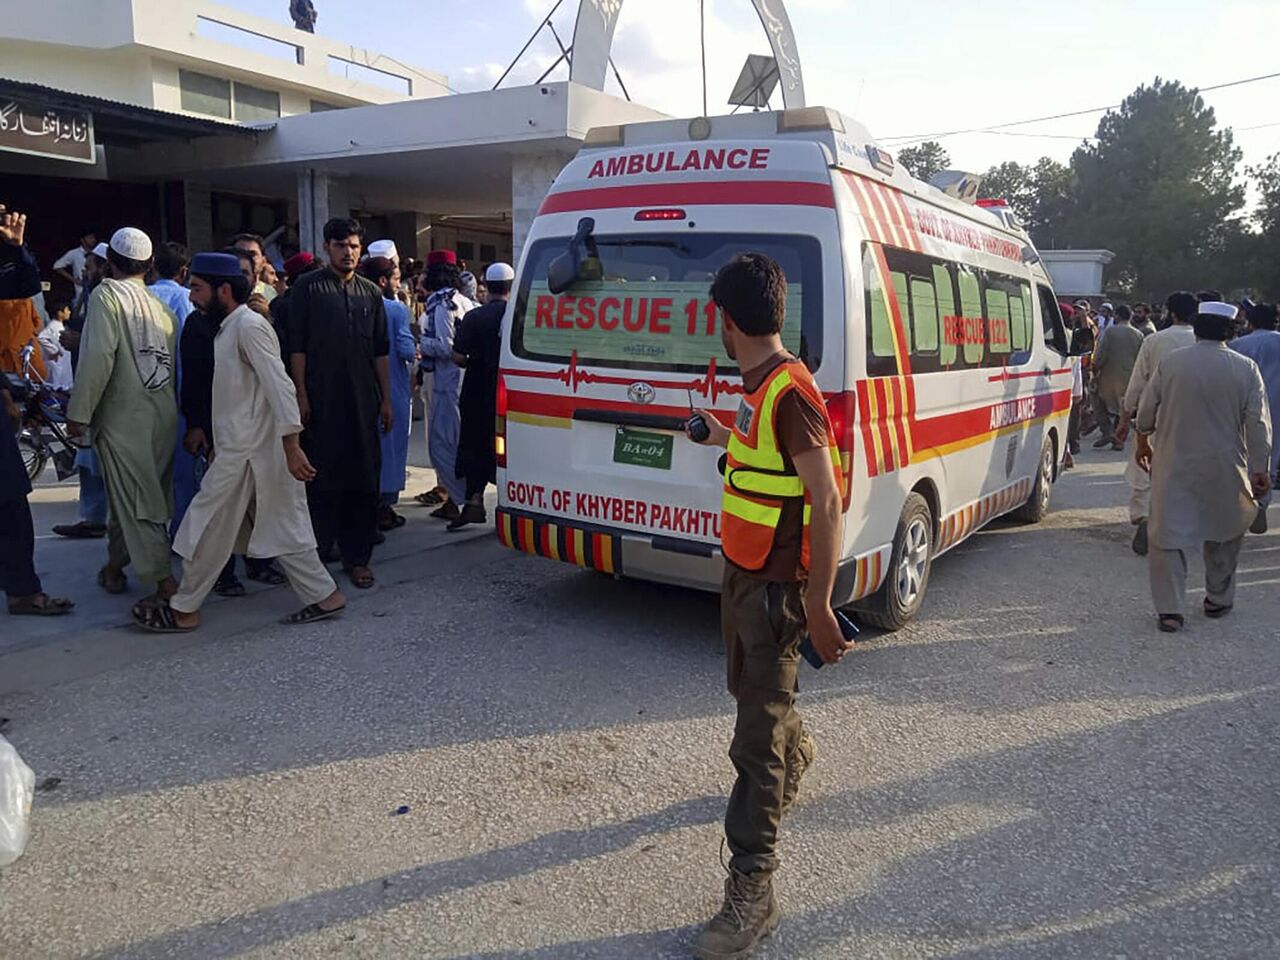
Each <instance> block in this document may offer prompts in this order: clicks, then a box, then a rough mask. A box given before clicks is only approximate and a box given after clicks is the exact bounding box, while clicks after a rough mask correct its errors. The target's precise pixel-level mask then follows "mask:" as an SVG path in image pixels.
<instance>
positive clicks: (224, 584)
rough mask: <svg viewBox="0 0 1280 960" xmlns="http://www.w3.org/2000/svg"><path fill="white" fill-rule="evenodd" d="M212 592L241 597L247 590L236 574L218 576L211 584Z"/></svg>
mask: <svg viewBox="0 0 1280 960" xmlns="http://www.w3.org/2000/svg"><path fill="white" fill-rule="evenodd" d="M213 592H214V593H216V594H217V595H218V596H220V597H243V596H244V595H245V593H247V592H248V591H246V590H245V588H244V584H243V583H241V582H240V578H239V577H236V576H230V577H219V578H218V582H217V583H215V584H214V585H213Z"/></svg>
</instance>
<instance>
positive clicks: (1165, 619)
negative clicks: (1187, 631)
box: [1156, 613, 1186, 633]
mask: <svg viewBox="0 0 1280 960" xmlns="http://www.w3.org/2000/svg"><path fill="white" fill-rule="evenodd" d="M1185 622H1186V621H1185V619H1184V618H1183V616H1182V614H1180V613H1162V614H1160V616H1159V619H1158V620H1157V621H1156V625H1157V626H1159V628H1160V632H1161V633H1177V632H1178V631H1179V630H1181V629H1182V625H1183V623H1185Z"/></svg>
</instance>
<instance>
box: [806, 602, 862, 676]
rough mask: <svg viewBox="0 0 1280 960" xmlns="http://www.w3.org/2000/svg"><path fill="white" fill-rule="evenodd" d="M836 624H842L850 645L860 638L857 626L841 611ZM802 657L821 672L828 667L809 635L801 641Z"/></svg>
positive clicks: (842, 631)
mask: <svg viewBox="0 0 1280 960" xmlns="http://www.w3.org/2000/svg"><path fill="white" fill-rule="evenodd" d="M836 623H838V624H840V633H841V634H842V635H843V636H844V638H845V640H847V641H848V642H849V643H853V642H854V641H855V640H856V639H857V638H858V627H857V625H856V624H854V622H853V621H852V620H850V619H849V618H848V617H846V616H845V615H844V614H843V613H841V612H840V611H839V610H837V611H836ZM800 655H801V656H802V657H804V658H805V659H806V660H808V661H809V665H810V666H811V667H813V669H815V670H821V669H822V668H823V667H824V666H826V664H825V663H824V662H823V660H822V658H821V657H820V656H818V651H817V650H815V649H813V640H812V638H810V636H809V635H808V634H807V633H806V634H805V635H804V639H803V640H802V641H800Z"/></svg>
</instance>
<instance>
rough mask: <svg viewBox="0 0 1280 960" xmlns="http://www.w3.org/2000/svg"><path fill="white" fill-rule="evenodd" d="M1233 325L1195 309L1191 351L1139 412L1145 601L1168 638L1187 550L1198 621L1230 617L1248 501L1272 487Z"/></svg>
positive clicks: (1218, 306) (1267, 432)
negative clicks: (1197, 572)
mask: <svg viewBox="0 0 1280 960" xmlns="http://www.w3.org/2000/svg"><path fill="white" fill-rule="evenodd" d="M1235 316H1236V308H1235V307H1233V306H1231V305H1230V304H1228V303H1217V302H1209V303H1202V304H1200V305H1199V312H1198V313H1197V315H1196V319H1195V333H1196V343H1195V344H1194V345H1193V346H1190V347H1185V348H1184V349H1182V350H1175V351H1173V352H1172V353H1170V354H1169V355H1168V356H1166V357H1165V358H1164V359H1163V360H1162V361H1161V362H1160V366H1159V368H1158V369H1157V370H1156V372H1155V375H1154V376H1153V377H1152V378H1151V382H1150V383H1149V384H1148V385H1147V388H1146V390H1144V391H1143V394H1142V400H1141V401H1140V402H1139V404H1138V419H1137V429H1138V449H1137V453H1136V454H1135V456H1136V458H1137V461H1138V464H1139V466H1141V467H1142V468H1143V469H1145V470H1149V471H1150V473H1151V515H1150V518H1149V520H1148V524H1149V531H1148V532H1149V538H1150V554H1149V557H1148V561H1149V563H1150V570H1151V594H1152V598H1153V599H1154V600H1155V607H1156V615H1157V617H1158V618H1159V626H1160V629H1161V630H1163V631H1165V632H1166V633H1173V632H1175V631H1177V630H1179V629H1181V627H1182V624H1183V615H1184V612H1185V605H1186V590H1187V555H1186V551H1187V550H1198V549H1203V551H1204V567H1205V571H1204V576H1205V591H1206V595H1205V599H1204V612H1205V616H1208V617H1211V618H1217V617H1221V616H1225V615H1226V614H1227V613H1229V612H1230V611H1231V607H1232V605H1233V604H1234V603H1235V573H1236V564H1237V562H1238V560H1239V558H1240V547H1241V544H1242V543H1243V541H1244V533H1245V531H1246V530H1247V529H1248V528H1249V524H1250V523H1252V522H1253V520H1254V517H1255V515H1256V514H1257V510H1258V508H1257V505H1256V503H1255V502H1254V498H1255V497H1260V496H1262V495H1264V494H1265V493H1266V492H1267V491H1268V490H1269V489H1270V488H1271V471H1270V468H1271V417H1270V414H1269V412H1268V410H1267V398H1266V392H1265V389H1264V387H1263V384H1262V375H1261V374H1260V373H1259V372H1258V365H1257V364H1256V363H1254V362H1253V361H1252V360H1250V359H1249V358H1248V357H1245V356H1242V355H1241V354H1238V353H1236V352H1235V351H1233V350H1229V349H1227V344H1226V341H1227V340H1228V339H1230V337H1231V334H1232V332H1233V329H1234V325H1235ZM1153 434H1154V440H1152V439H1151V438H1152V435H1153Z"/></svg>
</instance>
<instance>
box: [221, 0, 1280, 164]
mask: <svg viewBox="0 0 1280 960" xmlns="http://www.w3.org/2000/svg"><path fill="white" fill-rule="evenodd" d="M220 2H222V3H224V4H226V5H229V6H233V7H237V8H240V9H242V10H245V11H247V12H251V13H255V14H257V15H258V16H264V17H268V18H270V19H273V20H279V21H281V22H284V23H289V22H290V20H289V16H288V7H289V4H288V0H220ZM313 2H314V3H315V6H316V8H317V10H318V12H319V20H318V24H317V32H318V33H319V34H321V35H324V36H327V37H330V38H333V39H338V40H341V41H342V42H344V43H350V44H352V45H354V46H357V47H364V48H366V49H368V50H370V51H377V52H380V53H384V54H387V55H389V56H392V57H395V58H397V59H399V60H402V61H405V62H406V63H409V64H413V65H415V66H418V67H422V68H425V69H429V70H435V71H439V72H443V73H446V74H447V75H448V77H449V84H450V86H451V87H453V88H454V89H455V90H458V91H462V92H466V91H471V90H482V89H488V88H489V87H491V86H492V85H493V83H494V82H495V81H496V80H497V79H498V77H499V76H500V75H501V73H502V71H503V70H505V69H506V67H507V65H508V64H509V63H510V62H511V61H512V60H513V59H514V58H515V56H516V54H517V52H518V51H519V50H520V48H521V46H523V44H524V42H525V41H526V40H527V39H528V38H529V36H530V35H531V34H532V33H533V31H534V28H535V27H537V25H538V23H539V22H540V21H541V19H542V18H543V16H545V15H546V13H547V12H548V11H549V10H550V9H551V8H552V6H553V5H554V0H471V2H469V3H449V4H446V3H443V2H441V0H381V2H380V3H379V4H377V6H376V7H372V6H369V5H366V4H357V3H351V2H350V0H313ZM704 2H705V10H706V14H705V15H706V32H707V97H708V102H709V112H711V113H712V114H715V113H727V112H728V110H729V108H728V107H726V106H725V100H726V98H727V96H728V94H729V91H730V89H731V88H732V86H733V82H734V80H735V79H736V78H737V76H738V73H739V71H740V69H741V67H742V64H743V61H744V60H745V58H746V56H747V54H749V53H763V54H768V53H769V44H768V41H767V39H766V37H765V33H764V30H763V29H762V27H761V26H760V22H759V20H758V19H757V18H756V15H755V11H754V8H753V6H752V4H751V2H750V0H704ZM577 7H578V0H564V2H563V3H562V4H561V7H560V10H559V11H558V12H557V14H556V15H555V17H554V18H553V21H552V22H553V23H554V24H555V26H556V29H557V30H558V31H559V33H560V36H561V38H562V39H563V40H564V42H565V43H566V44H568V43H569V42H570V39H571V38H572V35H573V21H574V18H575V16H576V12H577ZM787 9H788V11H789V13H790V15H791V20H792V25H793V27H794V29H795V33H796V39H797V44H798V46H799V50H800V59H801V63H802V67H803V70H804V80H805V87H806V94H807V100H808V103H809V104H810V105H819V104H821V105H824V106H829V107H833V108H835V109H837V110H839V111H841V112H842V113H844V114H846V115H848V116H851V117H854V118H855V119H857V120H859V121H861V122H862V123H863V124H865V125H866V126H867V128H868V129H869V130H870V131H871V133H872V135H873V136H874V137H876V138H877V140H879V141H880V142H881V143H882V144H884V145H886V146H889V147H890V148H891V149H892V148H893V146H894V141H893V139H892V138H904V137H908V136H912V135H916V134H926V133H933V132H940V131H952V130H960V129H971V128H976V127H983V126H990V125H994V124H1003V123H1008V122H1010V121H1017V120H1024V119H1031V118H1035V117H1042V116H1047V115H1052V114H1059V113H1065V112H1070V111H1075V110H1084V109H1088V108H1093V107H1102V106H1108V105H1114V104H1118V103H1119V102H1120V101H1121V100H1122V99H1124V97H1125V96H1127V95H1128V94H1129V93H1131V92H1132V91H1133V90H1134V88H1136V87H1137V86H1138V85H1139V84H1140V83H1150V82H1151V80H1152V79H1154V78H1155V77H1157V76H1159V77H1162V78H1164V79H1173V80H1180V81H1182V82H1183V83H1184V84H1186V85H1188V86H1196V87H1207V86H1210V85H1214V84H1220V83H1227V82H1230V81H1235V80H1241V79H1245V78H1248V77H1254V76H1259V75H1263V74H1268V73H1277V72H1280V58H1277V57H1276V55H1275V49H1276V47H1275V38H1276V37H1277V36H1280V0H1209V2H1207V3H1206V2H1203V0H1199V2H1192V0H1067V2H1062V0H1056V2H1053V3H1050V2H1047V0H1021V2H1013V0H968V2H966V3H957V2H955V0H915V2H913V3H911V4H909V5H904V4H898V3H891V2H884V0H878V2H875V0H872V2H867V0H788V2H787ZM908 17H909V19H908ZM698 32H699V31H698V2H697V0H629V2H624V3H623V4H622V13H621V16H620V18H619V21H618V27H617V32H616V34H615V37H614V47H613V57H614V62H615V64H616V65H617V68H618V71H619V72H620V73H621V75H622V79H623V82H624V83H625V84H626V85H627V89H628V90H629V92H630V94H631V96H632V98H633V99H635V100H637V101H639V102H642V103H645V104H648V105H649V106H652V107H654V108H656V109H659V110H662V111H664V112H667V113H670V114H673V115H679V116H693V115H696V114H698V113H700V112H701V103H702V83H701V77H700V67H699V58H700V55H699V45H698ZM558 54H559V49H558V48H557V47H556V44H555V40H554V38H553V37H552V36H551V35H550V33H549V32H548V31H546V30H544V31H542V33H541V34H540V36H539V37H538V39H537V40H536V41H535V43H534V44H533V46H532V47H531V48H530V50H529V52H528V53H526V54H525V56H524V58H523V59H522V60H521V62H520V63H519V64H518V66H517V68H516V69H515V70H514V71H513V72H512V74H511V76H510V77H508V78H507V80H506V81H504V86H505V85H511V84H517V83H530V82H533V81H534V80H536V79H537V78H538V77H539V76H540V75H541V74H542V72H543V71H544V70H545V69H546V68H547V67H548V66H550V65H551V63H552V61H553V60H554V59H555V58H556V57H557V56H558ZM566 78H567V68H566V67H565V66H564V65H563V64H562V65H560V66H559V67H558V68H557V69H556V71H555V72H554V73H552V75H551V77H550V79H566ZM606 89H608V90H609V91H610V92H614V93H618V92H619V91H618V88H617V86H616V84H615V82H614V81H613V80H612V79H610V81H609V85H608V87H607V88H606ZM1204 96H1205V101H1206V102H1207V103H1208V104H1209V105H1210V106H1211V107H1213V108H1214V110H1215V112H1216V115H1217V118H1218V122H1219V125H1220V126H1230V127H1232V128H1233V129H1234V131H1235V134H1236V143H1237V145H1238V146H1239V147H1240V148H1241V149H1242V150H1243V151H1244V161H1245V163H1246V164H1247V163H1254V164H1256V163H1261V162H1263V161H1264V160H1266V158H1267V157H1268V156H1270V155H1271V154H1274V153H1278V152H1280V77H1276V78H1274V79H1271V80H1263V81H1259V82H1256V83H1249V84H1245V85H1242V86H1237V87H1233V88H1230V89H1226V90H1218V91H1211V92H1209V93H1206V94H1205V95H1204ZM780 105H781V102H780V97H779V96H777V95H775V99H774V106H775V107H777V106H780ZM1101 115H1102V114H1101V113H1094V114H1089V115H1087V116H1079V117H1072V118H1066V119H1062V120H1055V121H1048V122H1043V123H1036V124H1029V125H1025V126H1017V127H1014V128H1012V129H1010V130H1007V131H1006V132H1004V133H970V134H965V135H961V136H954V137H948V138H945V139H942V143H943V146H944V147H945V148H946V149H947V151H948V152H949V153H950V155H951V159H952V165H953V166H954V167H957V168H959V169H964V170H970V171H979V172H980V171H983V170H985V169H987V168H988V167H990V166H991V165H993V164H996V163H1000V162H1002V161H1004V160H1017V161H1019V162H1022V163H1028V162H1034V161H1035V160H1036V159H1038V158H1039V157H1041V156H1050V157H1054V158H1056V159H1058V160H1062V161H1066V160H1067V159H1068V158H1069V157H1070V156H1071V153H1072V151H1073V150H1074V149H1075V148H1076V146H1078V145H1079V143H1080V141H1081V138H1083V137H1087V136H1090V135H1092V134H1093V133H1094V132H1095V130H1096V127H1097V121H1098V119H1099V118H1100V117H1101ZM1242 166H1243V165H1242ZM1241 173H1242V175H1243V169H1242V170H1241Z"/></svg>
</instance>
